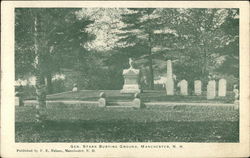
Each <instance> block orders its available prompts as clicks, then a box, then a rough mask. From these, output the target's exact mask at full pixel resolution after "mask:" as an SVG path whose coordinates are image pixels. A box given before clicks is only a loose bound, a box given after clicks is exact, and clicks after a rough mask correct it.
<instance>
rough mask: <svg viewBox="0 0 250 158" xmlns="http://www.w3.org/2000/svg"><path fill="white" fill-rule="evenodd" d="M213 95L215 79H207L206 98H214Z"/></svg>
mask: <svg viewBox="0 0 250 158" xmlns="http://www.w3.org/2000/svg"><path fill="white" fill-rule="evenodd" d="M215 96H216V82H215V80H211V81H208V84H207V99H214V98H215Z"/></svg>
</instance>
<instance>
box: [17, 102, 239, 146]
mask: <svg viewBox="0 0 250 158" xmlns="http://www.w3.org/2000/svg"><path fill="white" fill-rule="evenodd" d="M15 112H16V117H15V119H16V123H15V134H16V142H238V141H239V114H238V111H237V110H229V109H224V108H215V107H196V108H190V107H188V106H186V107H185V106H183V107H182V108H177V109H173V108H169V107H160V108H145V109H133V108H100V107H91V106H82V107H79V106H78V107H77V106H71V107H70V106H68V107H67V106H65V107H54V108H48V109H47V116H48V117H47V121H45V123H44V128H42V127H41V124H39V123H36V122H35V120H34V118H35V109H34V107H16V111H15Z"/></svg>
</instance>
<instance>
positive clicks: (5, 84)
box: [1, 1, 249, 157]
mask: <svg viewBox="0 0 250 158" xmlns="http://www.w3.org/2000/svg"><path fill="white" fill-rule="evenodd" d="M15 7H79V8H80V7H137V8H139V7H142V8H143V7H166V8H240V90H241V94H240V96H241V97H240V143H150V144H158V145H161V144H165V145H171V144H175V145H179V144H181V145H183V146H184V148H183V149H181V150H180V149H168V150H166V149H147V150H144V149H143V150H142V149H141V150H137V149H124V150H114V149H103V150H102V149H100V150H99V149H98V152H95V153H39V154H37V153H17V152H16V149H33V148H36V149H41V148H43V149H45V148H62V149H65V148H69V145H71V144H78V145H79V144H83V143H15V141H14V107H15V106H14V86H13V85H14V8H15ZM1 20H2V21H1V24H2V25H1V30H2V34H1V53H2V56H1V77H2V78H1V88H2V89H1V127H2V128H1V151H2V153H1V156H2V157H73V156H74V157H77V156H78V157H79V156H81V157H83V156H85V157H118V156H119V157H152V156H153V157H204V156H206V157H227V156H230V157H239V156H241V157H245V156H249V3H248V2H244V1H243V2H242V1H240V2H237V1H220V2H216V1H202V2H198V1H190V2H188V1H175V2H173V1H155V2H153V1H127V2H125V1H85V2H81V1H71V2H67V1H60V2H56V1H16V2H13V1H11V2H10V1H4V2H2V10H1ZM225 130H227V129H225ZM84 144H96V143H84ZM105 144H110V143H105ZM117 144H122V143H117ZM126 144H133V143H126ZM136 144H142V143H136ZM143 144H145V143H143Z"/></svg>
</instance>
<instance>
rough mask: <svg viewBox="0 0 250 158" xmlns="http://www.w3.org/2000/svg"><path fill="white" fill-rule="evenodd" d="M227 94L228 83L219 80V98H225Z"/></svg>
mask: <svg viewBox="0 0 250 158" xmlns="http://www.w3.org/2000/svg"><path fill="white" fill-rule="evenodd" d="M226 92H227V81H226V80H225V79H220V80H219V89H218V96H220V97H225V96H226Z"/></svg>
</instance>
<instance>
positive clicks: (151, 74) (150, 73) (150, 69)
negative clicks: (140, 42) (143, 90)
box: [148, 51, 154, 90]
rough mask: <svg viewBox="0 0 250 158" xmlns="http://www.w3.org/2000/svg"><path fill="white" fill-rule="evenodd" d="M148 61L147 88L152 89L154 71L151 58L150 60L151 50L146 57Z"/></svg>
mask: <svg viewBox="0 0 250 158" xmlns="http://www.w3.org/2000/svg"><path fill="white" fill-rule="evenodd" d="M148 61H149V80H150V81H149V88H150V89H151V90H153V89H154V71H153V60H152V55H151V51H150V55H149V57H148Z"/></svg>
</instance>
